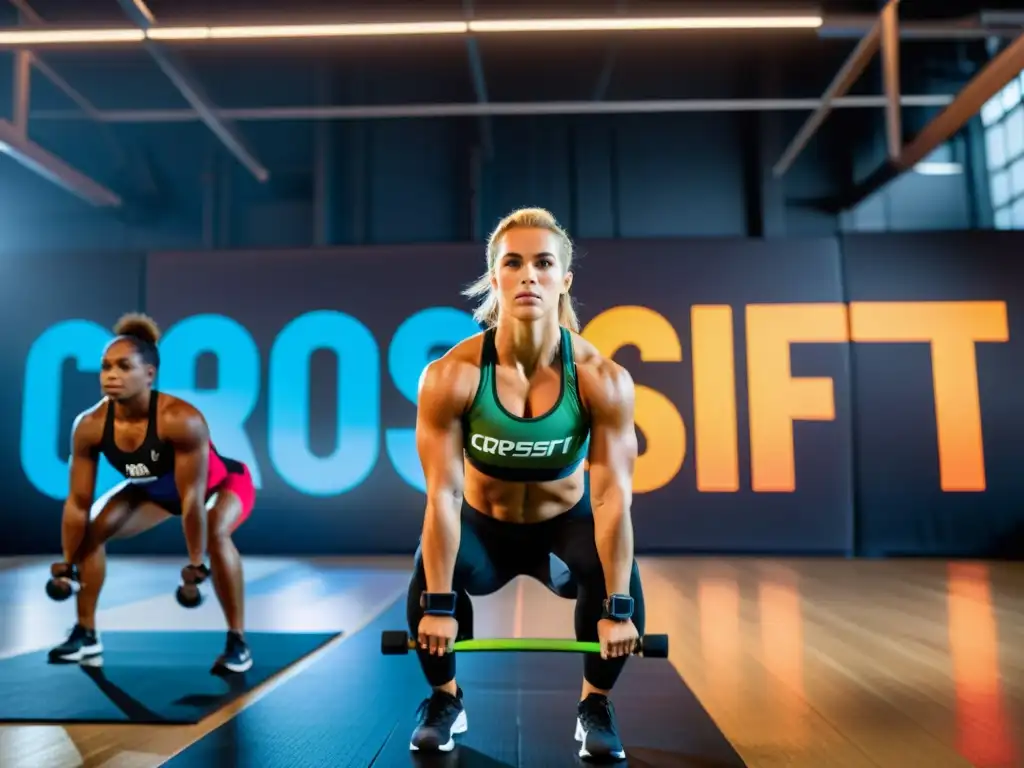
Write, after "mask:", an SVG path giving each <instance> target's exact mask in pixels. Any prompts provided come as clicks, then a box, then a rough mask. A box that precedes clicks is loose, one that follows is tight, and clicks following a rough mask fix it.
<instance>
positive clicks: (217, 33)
mask: <svg viewBox="0 0 1024 768" xmlns="http://www.w3.org/2000/svg"><path fill="white" fill-rule="evenodd" d="M821 25H822V18H821V16H680V17H674V18H657V17H655V18H635V19H628V18H607V19H604V18H597V19H511V20H504V21H502V20H493V21H470V22H466V21H421V22H396V23H380V24H273V25H254V26H189V27H173V26H168V27H160V26H152V27H150V28H149V29H148V30H146V31H143V30H141V29H45V30H44V29H6V30H0V46H3V47H8V48H10V47H31V46H34V45H48V46H59V45H82V44H90V43H92V44H104V43H141V42H143V41H144V40H146V39H150V40H162V41H168V42H171V41H178V42H182V41H186V42H200V41H217V40H294V39H302V38H332V37H392V36H393V37H401V36H405V35H461V34H467V33H474V32H483V33H487V32H641V31H655V30H716V29H717V30H739V29H754V30H756V29H817V28H818V27H820V26H821Z"/></svg>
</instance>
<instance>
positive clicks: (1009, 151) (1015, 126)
mask: <svg viewBox="0 0 1024 768" xmlns="http://www.w3.org/2000/svg"><path fill="white" fill-rule="evenodd" d="M1003 125H1004V127H1005V130H1006V161H1007V162H1011V161H1013V160H1016V159H1017V158H1018V157H1020V156H1021V155H1022V154H1024V107H1021V106H1018V107H1017V108H1016V109H1014V110H1013V112H1011V113H1010V116H1009V117H1007V118H1006V120H1005V122H1004V123H1003Z"/></svg>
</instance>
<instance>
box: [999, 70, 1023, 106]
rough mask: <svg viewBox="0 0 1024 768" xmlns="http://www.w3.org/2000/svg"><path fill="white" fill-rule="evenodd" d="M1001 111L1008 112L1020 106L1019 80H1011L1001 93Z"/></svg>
mask: <svg viewBox="0 0 1024 768" xmlns="http://www.w3.org/2000/svg"><path fill="white" fill-rule="evenodd" d="M1001 95H1002V97H1003V109H1005V110H1006V111H1007V112H1009V111H1010V110H1011V109H1013V108H1014V107H1016V106H1017V105H1018V104H1020V80H1018V79H1017V78H1013V80H1011V81H1010V82H1009V83H1007V84H1006V87H1005V88H1003V91H1002V94H1001Z"/></svg>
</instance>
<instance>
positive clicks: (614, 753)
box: [576, 693, 626, 760]
mask: <svg viewBox="0 0 1024 768" xmlns="http://www.w3.org/2000/svg"><path fill="white" fill-rule="evenodd" d="M576 713H577V716H576V741H579V742H581V744H580V753H579V754H580V757H582V758H589V759H594V760H625V759H626V750H625V749H624V748H623V746H622V740H621V739H620V738H619V729H618V724H617V723H616V721H615V707H613V706H612V703H611V702H610V701H608V697H607V696H602V695H601V694H599V693H592V694H590V695H589V696H587V698H585V699H584V700H583V701H581V702H580V703H579V705H578V706H577V707H576Z"/></svg>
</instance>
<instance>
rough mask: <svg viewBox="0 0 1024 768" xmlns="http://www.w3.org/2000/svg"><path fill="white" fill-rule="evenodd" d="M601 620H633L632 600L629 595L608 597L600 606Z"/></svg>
mask: <svg viewBox="0 0 1024 768" xmlns="http://www.w3.org/2000/svg"><path fill="white" fill-rule="evenodd" d="M601 618H602V619H611V620H612V621H629V620H630V619H632V618H633V598H632V597H630V596H629V595H609V596H608V599H607V600H605V601H604V603H602V605H601Z"/></svg>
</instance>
